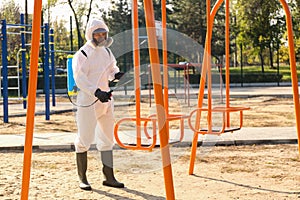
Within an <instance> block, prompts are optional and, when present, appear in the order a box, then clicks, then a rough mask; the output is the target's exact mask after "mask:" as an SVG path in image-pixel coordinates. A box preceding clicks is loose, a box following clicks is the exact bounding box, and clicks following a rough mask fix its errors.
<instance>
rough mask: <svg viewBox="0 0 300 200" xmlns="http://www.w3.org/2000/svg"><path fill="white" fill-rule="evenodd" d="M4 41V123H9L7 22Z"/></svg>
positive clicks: (4, 23)
mask: <svg viewBox="0 0 300 200" xmlns="http://www.w3.org/2000/svg"><path fill="white" fill-rule="evenodd" d="M1 40H2V77H3V79H2V83H3V86H2V87H3V121H4V123H8V77H7V76H8V70H7V65H8V61H7V33H6V20H1Z"/></svg>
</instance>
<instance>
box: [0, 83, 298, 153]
mask: <svg viewBox="0 0 300 200" xmlns="http://www.w3.org/2000/svg"><path fill="white" fill-rule="evenodd" d="M121 93H122V92H121V91H119V92H115V96H116V97H118V95H122V94H121ZM144 95H147V91H144ZM266 95H267V96H280V97H292V88H291V86H281V87H270V86H269V87H242V88H241V87H233V88H232V89H231V96H236V97H239V96H240V97H245V98H247V97H251V96H266ZM118 106H122V105H121V104H117V105H116V107H118ZM66 110H74V107H73V106H72V104H70V103H61V102H57V105H56V106H55V107H51V111H52V112H63V111H66ZM36 113H37V114H44V104H43V103H37V105H36ZM9 114H10V115H26V109H23V107H22V105H21V104H12V105H9ZM0 117H3V107H2V106H1V108H0ZM75 135H76V134H75V133H43V134H37V133H35V134H34V139H33V148H36V149H44V150H58V149H60V150H62V149H63V150H69V149H73V148H74V147H73V141H74V138H75ZM134 135H135V132H134V131H126V132H122V133H121V134H120V139H121V140H122V141H124V143H135V139H134ZM170 135H171V142H172V141H176V140H178V137H179V136H178V133H176V131H175V133H173V132H172V133H171V134H170ZM192 137H193V133H192V131H191V130H188V129H187V130H185V135H184V138H183V140H182V142H181V143H177V144H176V145H190V144H191V141H192ZM297 138H298V136H297V131H296V128H295V127H258V128H257V127H244V128H242V130H239V131H235V132H234V133H225V134H222V135H221V136H199V140H198V141H199V142H201V143H202V145H229V144H235V145H240V144H260V143H273V144H277V143H297ZM24 141H25V136H24V134H19V135H11V134H10V135H3V134H1V133H0V150H5V149H7V150H9V149H23V146H24ZM143 142H144V143H145V144H148V143H150V142H151V141H149V140H146V139H143ZM158 144H159V138H158V141H157V145H158Z"/></svg>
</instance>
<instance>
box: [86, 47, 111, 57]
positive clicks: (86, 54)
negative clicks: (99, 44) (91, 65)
mask: <svg viewBox="0 0 300 200" xmlns="http://www.w3.org/2000/svg"><path fill="white" fill-rule="evenodd" d="M105 49H106V51H107V52H108V54H109V56H110V50H109V49H108V48H105ZM81 53H82V54H83V55H84V56H85V57H86V58H87V57H88V56H87V54H86V53H85V51H84V50H82V49H81Z"/></svg>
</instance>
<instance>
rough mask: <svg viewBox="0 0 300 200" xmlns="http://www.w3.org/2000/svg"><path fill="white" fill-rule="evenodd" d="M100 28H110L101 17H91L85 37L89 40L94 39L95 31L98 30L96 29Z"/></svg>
mask: <svg viewBox="0 0 300 200" xmlns="http://www.w3.org/2000/svg"><path fill="white" fill-rule="evenodd" d="M99 28H103V29H105V30H106V31H107V32H108V31H109V30H108V27H107V25H106V24H105V23H104V21H102V20H99V19H91V20H90V21H89V22H88V24H87V26H86V31H85V39H86V40H87V41H89V40H92V39H93V32H94V31H95V30H96V29H99Z"/></svg>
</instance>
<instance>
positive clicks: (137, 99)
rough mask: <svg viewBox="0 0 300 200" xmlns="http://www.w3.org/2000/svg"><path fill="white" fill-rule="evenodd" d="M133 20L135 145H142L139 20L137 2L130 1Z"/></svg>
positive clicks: (135, 0)
mask: <svg viewBox="0 0 300 200" xmlns="http://www.w3.org/2000/svg"><path fill="white" fill-rule="evenodd" d="M132 21H133V36H132V39H133V58H134V60H133V62H134V79H135V81H134V83H135V86H134V87H135V108H136V110H135V112H136V133H137V134H136V135H137V138H136V140H137V143H136V146H137V147H141V146H142V142H141V91H140V49H139V22H138V2H137V0H133V2H132Z"/></svg>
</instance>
